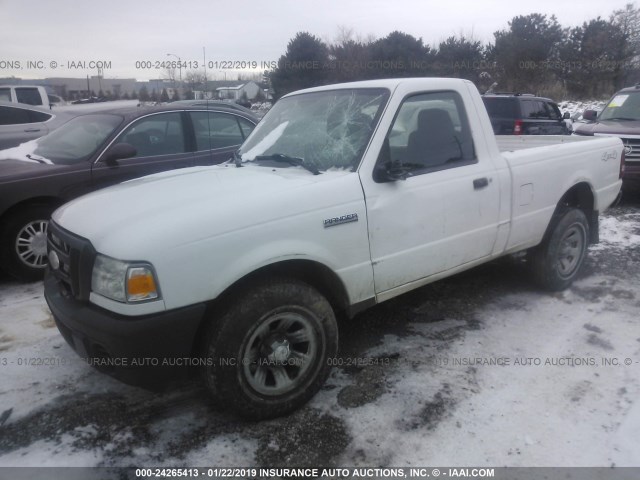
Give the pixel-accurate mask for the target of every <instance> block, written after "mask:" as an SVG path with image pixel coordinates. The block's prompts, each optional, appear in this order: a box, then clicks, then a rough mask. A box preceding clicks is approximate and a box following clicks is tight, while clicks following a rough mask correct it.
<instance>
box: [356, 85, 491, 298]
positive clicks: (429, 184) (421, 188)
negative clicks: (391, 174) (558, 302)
mask: <svg viewBox="0 0 640 480" xmlns="http://www.w3.org/2000/svg"><path fill="white" fill-rule="evenodd" d="M425 112H426V113H425ZM449 138H451V139H452V140H451V141H449V140H448V139H449ZM478 152H480V153H478ZM482 157H484V158H482ZM385 164H386V165H391V166H392V167H395V168H396V169H401V170H402V169H404V171H405V172H406V174H407V175H408V176H407V178H406V180H401V179H396V180H394V181H381V179H380V177H377V178H376V179H369V178H363V182H362V183H363V188H364V192H365V197H366V199H367V215H368V223H369V242H370V249H371V258H372V262H373V268H374V278H375V288H376V294H379V293H381V292H385V291H387V290H391V289H393V288H396V287H400V286H402V285H406V284H409V283H411V282H414V281H417V280H420V279H422V278H425V277H428V276H431V275H434V274H437V273H439V272H442V271H445V270H449V269H452V268H455V267H458V266H460V265H464V264H466V263H468V262H472V261H474V260H477V259H480V258H483V257H486V256H489V255H490V254H491V253H492V250H493V247H494V243H495V241H496V236H497V231H498V223H499V219H498V217H499V210H500V188H499V181H497V180H498V179H497V174H496V171H495V167H494V165H493V163H492V162H491V161H490V159H489V158H486V153H485V150H484V149H475V148H474V145H473V140H472V136H471V132H470V128H469V123H468V119H467V115H466V113H465V111H464V105H463V103H462V99H461V98H460V97H459V95H457V94H456V93H455V92H439V93H428V94H421V95H416V96H413V97H409V98H407V99H405V101H404V102H403V104H402V106H401V107H400V109H399V112H398V114H397V115H396V117H395V119H394V121H393V123H392V126H391V128H390V130H389V132H388V133H387V136H386V140H385V143H384V144H383V147H382V149H381V153H380V156H379V158H378V163H377V167H376V168H377V169H379V168H382V166H384V165H385ZM374 177H375V175H374ZM376 180H377V181H376Z"/></svg>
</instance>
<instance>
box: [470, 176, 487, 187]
mask: <svg viewBox="0 0 640 480" xmlns="http://www.w3.org/2000/svg"><path fill="white" fill-rule="evenodd" d="M488 185H489V179H488V178H487V177H482V178H476V179H475V180H474V181H473V188H474V190H480V189H481V188H484V187H487V186H488Z"/></svg>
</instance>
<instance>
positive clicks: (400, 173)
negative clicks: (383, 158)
mask: <svg viewBox="0 0 640 480" xmlns="http://www.w3.org/2000/svg"><path fill="white" fill-rule="evenodd" d="M411 170H412V169H411V168H409V167H406V166H405V165H403V164H402V162H401V161H400V160H394V161H393V162H385V163H378V165H376V168H375V170H374V171H373V179H374V181H376V182H378V183H385V182H395V181H398V180H406V179H407V177H408V176H409V173H411Z"/></svg>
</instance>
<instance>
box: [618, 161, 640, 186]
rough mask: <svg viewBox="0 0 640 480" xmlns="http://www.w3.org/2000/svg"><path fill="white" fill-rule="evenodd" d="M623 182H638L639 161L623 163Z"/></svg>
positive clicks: (639, 173)
mask: <svg viewBox="0 0 640 480" xmlns="http://www.w3.org/2000/svg"><path fill="white" fill-rule="evenodd" d="M622 181H623V183H626V184H629V183H633V184H634V185H638V184H640V162H633V163H632V162H626V163H625V165H624V175H623V176H622Z"/></svg>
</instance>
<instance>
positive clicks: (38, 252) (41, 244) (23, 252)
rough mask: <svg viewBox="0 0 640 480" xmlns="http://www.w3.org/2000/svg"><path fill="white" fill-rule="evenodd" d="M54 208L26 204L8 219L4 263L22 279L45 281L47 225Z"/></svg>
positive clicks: (0, 260) (0, 258) (0, 234)
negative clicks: (27, 205)
mask: <svg viewBox="0 0 640 480" xmlns="http://www.w3.org/2000/svg"><path fill="white" fill-rule="evenodd" d="M52 211H53V208H51V207H48V206H44V205H35V206H29V207H25V208H23V209H21V210H19V211H17V212H15V213H13V214H11V215H10V216H9V217H7V218H6V221H5V222H4V225H3V226H2V229H1V231H0V245H1V247H2V251H1V253H0V265H2V268H3V270H5V271H6V272H7V273H9V274H10V275H12V276H14V277H16V278H17V279H19V280H22V281H27V282H34V281H37V280H42V278H43V276H44V270H45V268H46V266H47V265H48V259H47V226H48V225H49V219H50V218H51V213H52Z"/></svg>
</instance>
